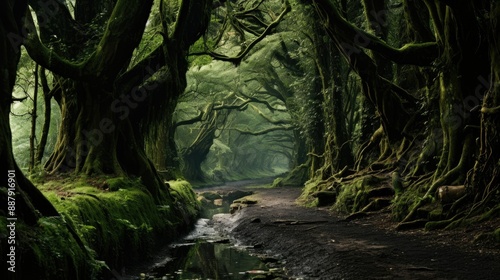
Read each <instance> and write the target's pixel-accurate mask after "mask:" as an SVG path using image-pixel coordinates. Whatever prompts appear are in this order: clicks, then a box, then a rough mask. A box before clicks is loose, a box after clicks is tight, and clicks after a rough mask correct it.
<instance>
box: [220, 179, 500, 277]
mask: <svg viewBox="0 0 500 280" xmlns="http://www.w3.org/2000/svg"><path fill="white" fill-rule="evenodd" d="M232 187H233V190H234V189H235V187H236V188H239V186H234V185H233V186H232ZM230 189H231V186H227V187H226V188H225V189H224V191H229V190H230ZM245 190H253V191H254V194H253V195H252V196H250V197H247V198H246V199H247V200H249V201H253V202H254V203H255V202H256V203H255V204H249V205H248V206H247V207H244V208H242V209H240V210H238V211H236V212H235V213H234V214H218V215H215V216H214V224H215V227H216V228H217V229H219V230H221V231H224V232H226V233H227V234H228V235H229V236H230V237H231V238H232V239H234V241H235V242H237V243H239V244H241V245H247V246H250V247H253V248H254V249H252V251H254V253H256V254H257V255H260V256H264V257H267V259H268V260H274V264H273V265H274V266H277V267H279V268H280V269H283V275H284V276H285V277H284V278H288V279H356V280H357V279H500V246H499V243H498V242H496V243H495V242H494V241H492V240H487V239H483V240H481V241H477V240H475V237H476V236H477V235H478V234H479V233H482V232H485V231H492V230H494V229H496V228H498V227H499V226H500V219H496V220H494V221H491V222H489V223H485V224H481V225H480V226H474V227H470V228H462V229H458V230H451V231H425V230H423V229H421V230H410V231H396V230H395V226H396V223H395V222H394V221H392V220H391V219H390V216H389V213H380V214H377V215H369V216H367V217H363V218H361V219H357V220H353V221H350V222H345V221H343V218H344V217H343V216H341V215H339V214H338V213H334V212H332V211H330V210H329V209H328V208H305V207H302V206H299V205H298V204H297V203H296V199H297V198H298V196H299V195H300V193H301V189H299V188H275V189H267V188H257V189H247V188H245Z"/></svg>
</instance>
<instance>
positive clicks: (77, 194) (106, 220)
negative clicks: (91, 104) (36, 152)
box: [26, 177, 200, 279]
mask: <svg viewBox="0 0 500 280" xmlns="http://www.w3.org/2000/svg"><path fill="white" fill-rule="evenodd" d="M170 186H171V188H172V190H171V193H172V198H171V199H165V200H163V201H161V202H160V205H157V204H156V203H155V202H154V200H153V198H152V197H151V196H150V195H149V194H148V193H147V191H145V187H144V186H143V185H141V184H140V183H139V180H132V179H127V178H104V177H103V178H80V179H78V180H74V181H69V180H68V181H51V182H48V183H46V184H44V185H42V186H40V187H39V188H40V189H41V190H42V192H43V193H44V195H45V196H46V197H47V198H48V199H49V200H50V202H51V203H52V204H53V205H54V206H55V207H56V209H57V210H58V211H59V212H60V213H61V218H59V220H60V222H59V223H61V224H57V223H56V222H54V221H52V220H47V219H43V220H41V222H40V232H35V233H34V234H33V237H31V238H33V239H39V238H43V239H44V241H43V242H41V243H40V244H47V246H45V245H43V246H42V245H36V244H38V243H36V244H35V243H30V245H29V246H28V247H30V248H31V249H27V251H30V252H31V255H33V256H34V257H33V259H38V257H37V256H38V255H40V256H41V255H47V257H45V262H43V261H44V260H42V259H41V260H40V261H41V262H38V264H39V266H40V267H43V268H44V269H45V268H46V269H47V270H51V268H52V267H51V266H50V265H51V263H46V262H53V261H56V260H57V261H60V259H61V258H62V259H61V261H63V263H64V266H66V265H68V266H69V267H75V268H78V269H79V271H78V273H80V270H81V268H80V267H81V266H82V264H85V269H84V270H82V271H84V272H82V273H83V274H85V275H87V276H88V273H89V271H92V269H94V270H99V269H102V268H103V265H102V264H103V263H102V262H99V261H96V259H99V260H102V261H104V263H105V264H106V265H107V266H109V267H110V268H111V269H115V270H117V271H121V269H122V268H123V267H124V266H125V265H129V264H132V263H134V262H136V261H138V260H143V259H145V258H147V257H148V256H149V255H150V253H152V252H153V251H154V250H156V248H157V247H158V245H160V244H162V243H166V242H171V241H173V239H174V238H176V237H178V236H179V235H180V234H181V231H182V230H184V229H186V228H187V226H188V224H189V223H191V222H193V218H194V217H196V216H197V214H198V212H199V210H200V204H199V202H198V201H197V200H196V196H195V193H194V192H193V190H192V188H191V186H190V185H189V183H187V182H185V181H175V182H170ZM61 225H69V226H70V227H73V228H74V229H75V233H76V235H77V236H78V237H79V238H80V239H81V240H82V241H83V243H84V244H83V246H84V247H88V248H90V249H91V251H90V252H91V253H92V252H94V253H92V254H94V255H95V257H94V256H90V257H89V255H88V254H89V252H85V253H86V254H87V255H86V256H84V257H82V255H81V254H79V255H78V256H76V255H75V256H73V255H68V254H69V253H65V251H64V250H63V249H61V250H54V249H50V248H51V246H52V247H54V248H56V249H57V248H59V247H58V245H57V244H61V245H60V247H61V248H65V247H67V250H68V251H69V252H73V251H74V252H78V248H77V247H75V244H77V242H75V240H74V239H72V238H69V237H68V233H66V234H61V233H60V231H61V227H62V226H61ZM26 232H29V230H26ZM57 236H60V238H64V240H65V241H66V240H68V241H67V242H69V243H72V244H73V245H72V244H67V242H62V241H61V240H59V239H60V238H58V237H57ZM58 242H59V243H58ZM51 250H52V251H53V252H52V251H51ZM49 251H50V252H49ZM59 251H60V252H59ZM80 251H81V249H80ZM58 252H59V253H58ZM51 254H55V255H61V257H60V258H58V257H57V256H52V255H51ZM89 262H90V263H89ZM54 263H57V262H54ZM52 265H53V264H52ZM56 270H57V269H56ZM70 278H72V277H62V278H57V277H54V278H53V279H70ZM42 279H52V278H50V277H48V278H42Z"/></svg>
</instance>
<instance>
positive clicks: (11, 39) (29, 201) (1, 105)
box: [0, 1, 59, 224]
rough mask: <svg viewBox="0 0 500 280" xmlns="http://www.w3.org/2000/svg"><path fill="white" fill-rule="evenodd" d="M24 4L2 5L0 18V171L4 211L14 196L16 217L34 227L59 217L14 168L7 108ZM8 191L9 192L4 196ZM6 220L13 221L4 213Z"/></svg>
mask: <svg viewBox="0 0 500 280" xmlns="http://www.w3.org/2000/svg"><path fill="white" fill-rule="evenodd" d="M26 7H27V6H26V3H25V2H23V1H5V2H4V3H3V4H2V9H1V12H0V16H1V18H2V22H1V24H0V34H1V36H2V38H5V39H6V40H2V43H1V44H0V56H1V60H2V61H3V62H2V68H3V71H2V74H0V75H1V76H0V77H1V83H0V84H1V86H0V88H1V92H0V159H1V161H0V169H1V170H2V172H6V174H7V176H8V178H9V179H10V180H8V181H4V182H3V183H2V186H3V187H2V188H5V190H4V191H2V192H1V201H2V205H5V207H7V205H9V204H8V201H9V198H8V197H13V195H12V193H11V192H14V193H15V199H16V204H15V205H16V210H15V216H16V217H19V219H21V220H23V221H24V222H26V223H27V224H34V223H36V221H37V220H38V217H40V215H43V216H58V215H59V214H58V213H57V211H56V210H55V209H54V207H53V206H52V205H51V204H50V203H49V202H48V200H47V199H46V198H45V197H44V196H43V195H42V193H41V192H40V191H39V190H38V189H37V188H36V187H35V186H33V184H32V183H31V182H30V181H29V180H28V179H27V178H26V177H25V176H24V174H23V172H22V171H21V169H20V168H19V167H18V166H17V164H16V162H15V160H14V156H13V154H12V135H11V131H10V126H9V118H10V117H9V114H10V106H11V103H12V102H13V98H12V89H13V87H14V83H15V78H16V70H17V63H18V61H19V57H20V46H21V45H20V44H19V41H17V40H16V39H18V38H19V36H20V34H22V33H21V30H22V17H23V16H24V14H25V12H26ZM7 189H8V190H9V192H7ZM3 213H4V215H5V216H9V217H12V216H14V215H11V214H10V213H11V212H9V211H7V209H5V210H4V211H3Z"/></svg>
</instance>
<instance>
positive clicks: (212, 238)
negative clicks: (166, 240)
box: [118, 201, 270, 280]
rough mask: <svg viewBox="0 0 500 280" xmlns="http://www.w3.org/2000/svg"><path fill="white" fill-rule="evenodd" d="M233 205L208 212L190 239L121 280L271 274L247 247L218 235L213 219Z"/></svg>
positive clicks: (238, 276)
mask: <svg viewBox="0 0 500 280" xmlns="http://www.w3.org/2000/svg"><path fill="white" fill-rule="evenodd" d="M229 205H230V201H224V202H223V204H222V205H218V207H213V208H205V209H204V211H203V213H202V215H201V218H199V219H198V220H197V222H196V223H195V225H194V228H193V229H192V231H191V232H189V233H188V234H187V235H186V236H184V237H183V238H181V239H180V240H178V241H177V242H174V243H172V244H170V245H169V246H167V247H166V248H163V249H162V250H160V251H159V252H158V253H157V255H156V256H155V257H154V258H153V260H152V261H151V262H150V263H149V264H146V265H143V266H141V267H139V268H134V269H132V270H131V271H129V273H127V276H125V277H121V278H118V279H119V280H146V279H148V280H150V279H151V280H153V279H154V280H157V279H161V280H166V279H253V278H254V277H256V276H258V275H267V274H269V273H270V272H269V268H267V267H266V265H265V264H264V263H263V262H262V261H261V260H260V259H259V258H258V257H256V256H252V255H251V254H250V252H249V251H248V249H249V248H247V247H245V246H238V245H235V244H231V241H230V239H229V238H227V237H226V236H224V235H222V234H221V233H219V232H218V231H216V230H215V229H214V228H213V226H212V224H211V218H212V216H213V215H215V214H219V213H229Z"/></svg>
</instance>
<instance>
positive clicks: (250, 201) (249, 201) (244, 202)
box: [233, 198, 257, 205]
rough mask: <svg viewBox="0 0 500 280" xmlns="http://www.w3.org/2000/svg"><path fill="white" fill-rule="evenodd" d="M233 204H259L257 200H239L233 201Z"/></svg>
mask: <svg viewBox="0 0 500 280" xmlns="http://www.w3.org/2000/svg"><path fill="white" fill-rule="evenodd" d="M233 203H240V204H246V205H250V204H257V200H255V199H248V198H243V199H237V200H235V201H233Z"/></svg>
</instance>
